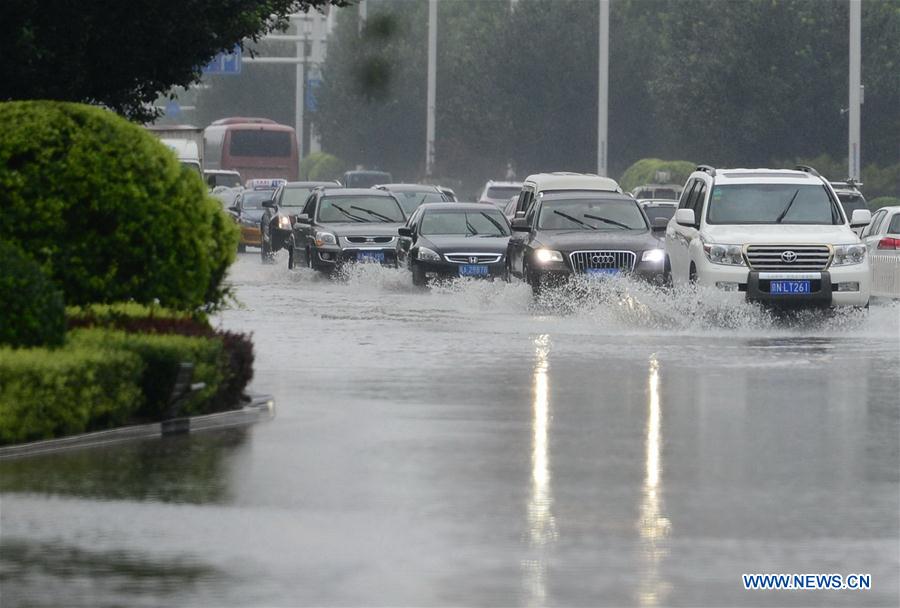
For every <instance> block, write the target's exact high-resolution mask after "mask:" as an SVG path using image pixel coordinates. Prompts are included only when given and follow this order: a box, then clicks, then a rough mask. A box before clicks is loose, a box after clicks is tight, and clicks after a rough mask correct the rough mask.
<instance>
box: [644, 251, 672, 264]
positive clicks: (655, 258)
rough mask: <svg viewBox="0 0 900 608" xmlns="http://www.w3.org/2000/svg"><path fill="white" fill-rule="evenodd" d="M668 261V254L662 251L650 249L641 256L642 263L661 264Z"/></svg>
mask: <svg viewBox="0 0 900 608" xmlns="http://www.w3.org/2000/svg"><path fill="white" fill-rule="evenodd" d="M664 259H666V252H665V251H663V250H662V249H648V250H647V251H645V252H644V253H643V254H641V261H642V262H654V263H659V262H662V261H663V260H664Z"/></svg>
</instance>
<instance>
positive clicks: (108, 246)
mask: <svg viewBox="0 0 900 608" xmlns="http://www.w3.org/2000/svg"><path fill="white" fill-rule="evenodd" d="M0 208H2V209H3V221H2V229H0V238H3V239H6V240H8V241H10V242H11V243H12V244H13V245H15V246H17V247H19V248H21V249H23V250H24V251H26V252H27V253H29V254H30V255H31V256H32V257H33V258H34V259H35V260H36V261H37V262H38V263H39V264H40V265H41V266H42V267H43V268H44V269H45V270H46V271H47V272H48V273H49V275H50V276H51V277H52V279H53V281H54V282H55V283H56V284H57V285H58V286H59V287H60V288H61V289H62V291H63V293H64V296H65V300H66V302H67V303H69V304H75V305H78V304H85V303H92V302H112V301H122V300H135V301H137V302H145V303H151V302H154V301H158V302H159V303H161V304H163V305H165V306H171V307H174V308H179V309H186V310H187V309H195V308H198V307H202V306H210V305H211V306H215V305H217V304H219V303H220V302H221V301H222V300H223V299H224V298H225V296H226V288H225V286H224V283H223V281H224V278H225V273H226V270H227V267H228V265H229V264H230V263H231V262H232V261H233V260H234V256H235V251H236V249H237V241H238V230H237V227H236V226H235V225H234V222H232V221H230V220H229V218H228V217H227V216H226V215H225V213H224V212H223V211H222V208H221V205H220V204H219V203H218V202H217V201H216V200H215V199H213V198H211V197H210V196H208V194H207V193H206V187H205V186H204V184H203V182H202V180H201V179H200V178H199V177H198V176H197V175H196V174H195V173H194V172H192V171H190V170H188V169H183V168H182V167H181V166H180V165H179V163H178V161H177V160H176V158H175V155H174V154H172V152H171V151H170V150H168V149H167V148H166V146H164V145H163V144H162V143H160V142H159V141H158V140H157V139H156V138H155V137H154V136H153V135H151V134H150V133H148V132H147V131H146V130H145V129H142V128H141V127H139V126H137V125H134V124H132V123H129V122H128V121H126V120H124V119H122V118H120V117H118V116H116V115H115V114H113V113H112V112H109V111H107V110H103V109H100V108H97V107H92V106H87V105H83V104H75V103H63V102H52V101H21V102H18V101H17V102H6V103H0Z"/></svg>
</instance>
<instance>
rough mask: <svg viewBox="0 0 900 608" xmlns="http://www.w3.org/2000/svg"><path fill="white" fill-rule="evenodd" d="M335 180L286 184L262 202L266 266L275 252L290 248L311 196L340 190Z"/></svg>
mask: <svg viewBox="0 0 900 608" xmlns="http://www.w3.org/2000/svg"><path fill="white" fill-rule="evenodd" d="M340 187H341V185H340V184H339V183H338V182H336V181H318V182H287V183H285V184H283V185H282V186H281V187H280V188H278V190H276V191H275V194H274V195H273V197H272V200H270V201H266V202H264V203H263V207H264V210H263V215H262V217H261V218H260V223H259V230H260V233H261V243H260V255H261V256H262V261H263V263H269V262H272V261H273V260H274V259H275V252H276V251H278V250H279V249H282V248H284V247H287V245H288V244H289V243H290V239H291V233H292V232H293V230H294V220H295V218H296V216H297V214H299V213H300V212H301V211H302V210H303V206H304V205H306V201H307V199H308V198H309V196H310V194H311V193H312V191H313V190H315V189H316V188H340Z"/></svg>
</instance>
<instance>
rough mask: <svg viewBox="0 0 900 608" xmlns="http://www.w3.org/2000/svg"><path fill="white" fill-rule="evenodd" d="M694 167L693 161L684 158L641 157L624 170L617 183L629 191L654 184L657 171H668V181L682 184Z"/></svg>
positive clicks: (695, 166)
mask: <svg viewBox="0 0 900 608" xmlns="http://www.w3.org/2000/svg"><path fill="white" fill-rule="evenodd" d="M696 168H697V165H696V164H695V163H692V162H689V161H686V160H660V159H658V158H642V159H641V160H639V161H637V162H636V163H634V164H633V165H631V166H630V167H628V169H626V170H625V173H623V174H622V178H621V179H620V180H619V185H620V186H622V190H624V191H626V192H630V191H631V190H634V189H635V188H637V187H638V186H641V185H643V184H654V183H656V182H657V180H656V173H657V172H658V171H667V172H668V173H669V183H672V184H684V182H686V181H687V178H688V177H690V175H691V173H693V171H694V169H696Z"/></svg>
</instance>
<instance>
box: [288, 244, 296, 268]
mask: <svg viewBox="0 0 900 608" xmlns="http://www.w3.org/2000/svg"><path fill="white" fill-rule="evenodd" d="M287 250H288V270H293V269H294V266H295V265H296V262H295V260H296V259H297V258H296V255H297V250H296V249H294V245H293V244H291V243H288V247H287Z"/></svg>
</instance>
